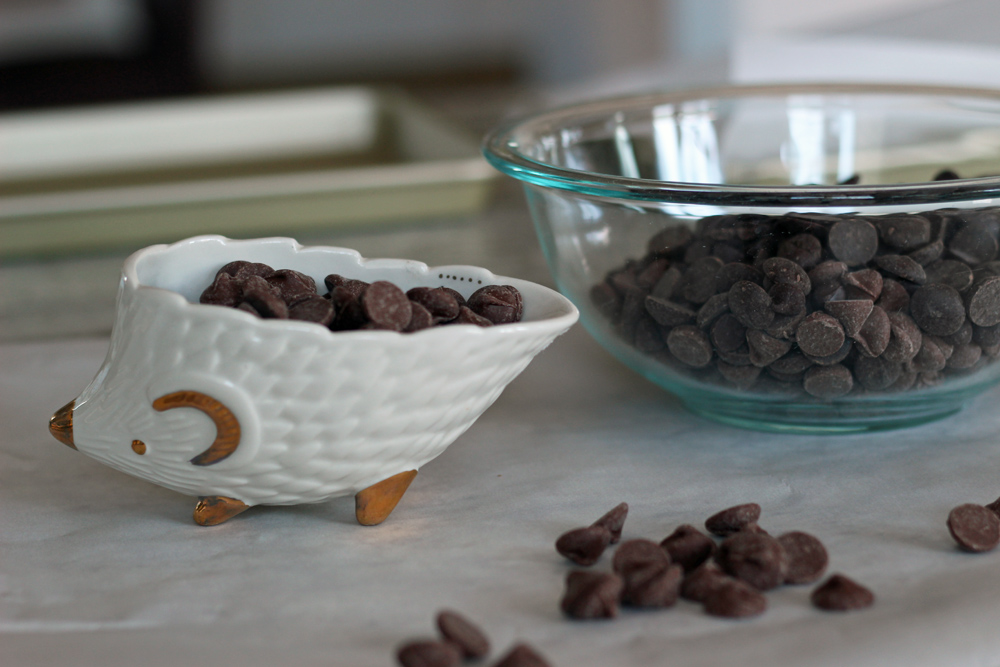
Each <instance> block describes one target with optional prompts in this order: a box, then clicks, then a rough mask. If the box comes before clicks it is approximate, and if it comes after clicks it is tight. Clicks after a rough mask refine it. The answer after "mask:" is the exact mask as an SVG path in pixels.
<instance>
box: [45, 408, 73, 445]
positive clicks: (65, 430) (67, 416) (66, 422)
mask: <svg viewBox="0 0 1000 667" xmlns="http://www.w3.org/2000/svg"><path fill="white" fill-rule="evenodd" d="M74 405H76V400H75V399H74V400H72V401H70V402H69V403H67V404H66V405H64V406H62V407H61V408H59V409H58V410H57V411H56V413H55V414H54V415H52V418H51V419H49V433H51V434H52V437H53V438H55V439H56V440H58V441H59V442H61V443H62V444H64V445H66V446H67V447H72V448H73V449H76V445H74V444H73V406H74Z"/></svg>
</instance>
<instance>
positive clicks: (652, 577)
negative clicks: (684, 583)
mask: <svg viewBox="0 0 1000 667" xmlns="http://www.w3.org/2000/svg"><path fill="white" fill-rule="evenodd" d="M683 578H684V570H683V568H681V566H680V565H671V564H669V563H646V564H644V565H641V566H636V567H631V568H628V569H627V570H626V571H625V572H624V573H623V574H622V580H623V582H624V589H623V591H622V603H624V604H627V605H629V606H632V607H642V608H645V609H655V608H664V607H671V606H673V605H674V603H676V602H677V598H678V597H679V595H680V587H681V580H682V579H683Z"/></svg>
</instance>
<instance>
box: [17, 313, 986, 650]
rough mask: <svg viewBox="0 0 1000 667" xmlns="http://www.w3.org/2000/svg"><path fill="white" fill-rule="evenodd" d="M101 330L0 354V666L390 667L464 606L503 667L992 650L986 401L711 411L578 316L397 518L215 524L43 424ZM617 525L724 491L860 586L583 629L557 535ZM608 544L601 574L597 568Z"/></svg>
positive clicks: (650, 526)
mask: <svg viewBox="0 0 1000 667" xmlns="http://www.w3.org/2000/svg"><path fill="white" fill-rule="evenodd" d="M106 346H107V340H106V339H104V338H84V339H73V340H63V341H52V342H40V343H7V344H4V345H0V369H2V372H0V508H2V511H0V635H2V636H0V664H3V665H5V666H7V665H70V664H72V665H102V666H106V667H112V666H116V665H129V666H132V665H139V664H141V665H144V666H146V667H159V666H161V665H192V664H205V665H212V666H213V667H227V666H229V665H233V666H239V667H251V666H255V665H261V666H265V665H266V666H268V667H270V666H273V665H276V664H288V665H296V666H299V665H345V666H354V665H392V664H395V658H394V654H395V649H396V647H397V646H398V645H399V644H400V643H401V642H403V641H404V640H406V639H409V638H413V637H419V636H432V635H433V634H434V626H433V619H434V615H435V613H436V612H437V611H438V610H439V609H441V608H445V607H449V608H453V609H456V610H459V611H461V612H463V613H465V614H466V615H468V616H469V617H470V618H471V619H473V620H474V621H476V622H478V623H480V624H481V625H482V626H483V628H484V629H485V630H486V632H487V633H488V634H489V635H490V637H491V639H492V641H493V645H494V649H493V651H492V653H491V657H490V659H489V660H487V661H485V662H484V663H482V664H485V665H489V664H492V662H493V661H495V660H496V659H497V658H499V657H500V656H501V654H502V653H503V652H505V651H506V650H507V648H509V647H510V646H511V645H512V643H513V642H515V641H527V642H530V643H531V644H532V645H534V646H535V647H536V648H537V649H538V650H540V651H541V652H542V653H543V654H544V655H545V656H546V657H548V659H549V660H550V661H551V663H552V664H553V665H567V666H568V665H574V666H577V667H582V666H588V665H594V666H598V665H600V666H606V665H612V664H614V665H626V666H627V665H670V666H674V667H676V666H689V665H706V666H708V665H730V664H733V665H735V664H739V665H797V666H812V665H817V666H818V665H824V666H826V665H829V666H835V665H836V666H842V665H854V666H863V665H880V666H885V665H907V666H908V667H918V666H932V665H934V666H937V665H941V666H948V667H956V666H961V665H970V666H971V665H977V666H978V665H994V664H1000V635H998V634H997V633H996V631H995V629H996V627H997V625H998V623H1000V604H998V603H997V600H1000V551H998V552H995V553H987V554H980V555H971V554H965V553H962V552H960V551H958V550H957V548H956V547H955V545H954V543H953V542H952V540H951V538H950V536H949V534H948V531H947V528H946V526H945V518H946V516H947V514H948V511H949V510H950V509H951V508H952V507H954V506H955V505H958V504H960V503H964V502H979V503H987V502H991V501H992V500H994V499H995V498H996V496H997V495H1000V479H998V478H1000V475H998V471H1000V442H998V438H997V437H996V434H997V433H998V431H1000V411H997V410H995V409H994V407H993V406H995V405H996V403H997V400H998V398H1000V393H998V392H997V391H992V392H990V393H989V394H988V395H986V396H984V397H982V398H981V399H979V400H978V401H976V402H975V404H974V405H972V406H971V407H970V408H969V409H967V410H966V411H965V412H964V413H962V414H960V415H959V416H957V417H953V418H951V419H948V420H945V421H941V422H938V423H935V424H929V425H926V426H922V427H919V428H915V429H910V430H903V431H895V432H890V433H882V434H876V435H860V436H839V437H829V436H816V437H810V436H778V435H770V434H764V433H753V432H746V431H740V430H736V429H733V428H729V427H725V426H719V425H715V424H712V423H709V422H706V421H703V420H702V419H700V418H698V417H695V416H693V415H691V414H688V413H687V412H685V411H684V409H683V408H682V407H681V406H680V405H679V404H678V403H677V401H675V400H674V399H672V398H671V397H670V396H669V395H668V394H666V393H664V392H662V391H660V390H659V389H657V388H656V387H654V386H653V385H651V384H649V383H647V382H646V381H645V380H643V379H641V378H639V377H638V376H636V375H634V374H632V373H631V372H630V371H628V370H627V369H625V368H624V367H623V366H621V365H620V364H618V363H617V362H616V361H614V360H613V359H612V358H611V357H610V356H609V355H607V354H606V353H605V352H603V351H602V350H601V349H600V348H599V347H598V346H597V344H596V343H594V342H593V341H592V340H591V339H590V338H589V337H588V336H587V335H586V333H585V332H584V330H583V329H582V328H581V327H579V326H577V327H574V329H573V330H571V331H570V333H568V334H567V335H565V336H564V337H562V338H560V339H557V341H556V342H555V343H554V344H553V345H552V347H550V348H549V349H548V350H546V351H545V352H543V353H542V354H541V355H540V356H539V357H538V358H537V359H536V360H535V361H534V362H533V363H532V365H531V366H529V368H528V370H527V371H525V373H524V374H523V375H522V376H521V377H520V378H518V379H517V380H515V381H514V382H513V383H512V384H511V385H510V386H509V387H508V388H507V390H506V391H505V392H504V394H503V395H502V396H501V398H500V399H499V400H498V401H497V403H496V404H494V406H493V407H491V408H490V409H489V410H488V411H487V412H486V413H485V414H484V415H483V417H482V418H480V420H479V421H478V422H477V423H476V424H475V425H474V426H473V427H472V428H471V430H469V431H468V432H467V433H466V434H465V435H463V436H461V437H460V438H459V439H458V440H457V441H456V442H455V444H453V445H452V446H451V447H450V448H449V449H448V450H447V451H446V452H445V453H444V454H443V455H442V456H440V457H439V458H438V459H436V460H435V461H433V462H431V463H430V464H428V465H427V466H425V467H424V468H423V469H422V470H421V472H420V474H419V475H418V476H417V478H416V480H415V481H414V483H413V485H412V487H411V488H410V490H409V491H408V492H407V494H406V496H405V497H404V498H403V500H402V502H401V503H400V505H399V506H398V507H397V508H396V510H395V512H394V513H393V514H392V516H390V517H389V519H388V520H387V521H386V522H385V523H384V524H382V525H380V526H377V527H374V528H364V527H361V526H358V525H357V524H356V523H355V521H354V517H353V502H352V500H351V499H350V498H341V499H335V500H333V501H330V502H328V503H325V504H321V505H310V506H298V507H292V508H289V507H284V508H268V507H258V508H253V509H252V510H250V511H249V512H247V513H246V514H243V515H241V516H238V517H236V518H234V519H232V520H231V521H229V522H228V523H226V524H223V525H222V526H218V527H214V528H202V527H198V526H196V525H195V524H194V523H193V522H192V521H191V511H192V509H193V506H194V500H193V499H191V498H187V497H184V496H180V495H178V494H176V493H173V492H170V491H167V490H164V489H161V488H159V487H156V486H153V485H151V484H149V483H147V482H144V481H141V480H138V479H135V478H132V477H128V476H126V475H124V474H122V473H120V472H117V471H114V470H112V469H110V468H106V467H103V466H102V465H100V464H99V463H97V462H95V461H93V460H91V459H89V458H87V457H85V456H84V455H82V454H80V453H78V452H75V451H72V450H70V449H68V448H66V447H63V446H62V445H60V444H59V443H57V442H56V441H55V440H53V439H52V438H51V436H50V435H49V434H48V433H47V429H46V422H47V419H48V417H49V415H50V414H51V413H52V412H53V411H54V410H55V409H56V408H58V407H60V406H61V405H63V404H64V403H65V402H67V401H68V400H69V399H70V398H72V397H73V396H75V395H76V394H77V393H78V392H79V391H80V390H81V389H82V388H83V387H84V386H85V384H86V383H87V382H89V380H90V379H91V377H92V376H93V375H94V373H95V372H96V371H97V369H98V367H99V366H100V364H101V361H102V360H103V357H104V354H105V352H106ZM623 500H624V501H626V502H628V503H629V504H630V505H631V512H630V515H629V518H628V521H627V523H626V525H625V531H624V535H623V539H629V538H633V537H647V538H651V539H655V540H657V541H658V540H660V539H662V538H663V537H665V536H666V535H667V534H669V533H670V532H672V530H673V529H674V528H675V527H676V526H677V525H678V524H681V523H694V524H701V523H702V522H703V521H704V519H705V518H707V517H708V516H709V515H710V514H712V513H714V512H715V511H717V510H719V509H722V508H724V507H727V506H730V505H733V504H736V503H741V502H748V501H755V502H758V503H760V504H761V505H762V507H763V515H762V517H761V521H760V523H761V525H762V526H763V527H764V528H766V529H767V530H769V531H770V532H772V533H773V534H778V533H781V532H784V531H787V530H793V529H800V530H805V531H808V532H811V533H813V534H815V535H817V536H818V537H819V538H820V539H822V540H823V541H824V542H825V544H826V546H827V549H828V550H829V552H830V572H841V573H844V574H847V575H848V576H850V577H852V578H855V579H856V580H858V581H860V582H862V583H864V584H866V585H867V586H869V587H870V588H871V589H872V590H873V591H874V592H875V594H876V596H877V601H876V604H875V606H874V607H872V608H871V609H869V610H865V611H861V612H855V613H850V614H831V613H825V612H821V611H818V610H815V609H813V608H811V607H810V605H809V603H808V598H809V592H810V590H811V587H810V586H802V587H785V588H782V589H779V590H777V591H774V592H771V593H768V596H767V597H768V600H769V605H770V608H769V610H768V611H767V612H766V613H765V614H764V615H763V616H761V617H759V618H756V619H750V620H743V621H732V620H721V619H716V618H711V617H708V616H706V615H704V614H703V613H702V611H701V610H700V607H699V606H698V605H695V604H692V603H689V602H686V601H681V602H679V603H678V605H677V606H676V607H675V608H673V609H670V610H665V611H655V612H636V611H628V610H626V611H624V612H623V613H622V615H621V616H620V617H619V618H618V619H617V620H614V621H604V622H602V621H592V622H573V621H569V620H567V619H565V618H563V617H562V616H561V615H560V612H559V599H560V596H561V594H562V590H563V577H564V576H565V574H566V572H567V571H569V569H570V564H569V563H568V561H565V560H564V559H562V558H561V557H560V556H559V555H558V554H556V552H555V550H554V548H553V543H554V541H555V539H556V537H558V536H559V535H560V534H561V533H562V532H564V531H566V530H568V529H570V528H573V527H576V526H580V525H586V524H589V523H590V522H592V521H593V520H595V519H596V518H597V517H598V516H600V515H601V514H603V513H604V512H605V511H606V510H608V509H610V508H611V507H612V506H614V505H615V504H617V503H618V502H620V501H623ZM610 556H611V552H610V550H609V552H607V553H606V554H605V555H604V557H603V558H602V560H601V561H599V562H598V564H597V565H595V566H594V567H595V568H597V569H602V570H608V569H610Z"/></svg>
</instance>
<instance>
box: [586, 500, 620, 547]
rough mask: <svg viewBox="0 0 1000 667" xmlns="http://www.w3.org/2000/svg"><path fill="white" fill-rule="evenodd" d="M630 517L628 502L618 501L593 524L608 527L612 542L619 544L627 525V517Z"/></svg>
mask: <svg viewBox="0 0 1000 667" xmlns="http://www.w3.org/2000/svg"><path fill="white" fill-rule="evenodd" d="M627 517H628V503H618V504H617V505H615V506H614V507H612V508H611V509H610V510H608V512H607V513H606V514H605V515H604V516H602V517H601V518H600V519H598V520H597V521H595V522H594V524H593V525H595V526H600V527H602V528H605V529H607V531H608V532H609V533H611V544H618V541H619V540H620V539H621V537H622V528H624V527H625V519H626V518H627Z"/></svg>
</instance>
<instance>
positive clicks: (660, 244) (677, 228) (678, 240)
mask: <svg viewBox="0 0 1000 667" xmlns="http://www.w3.org/2000/svg"><path fill="white" fill-rule="evenodd" d="M692 239H694V234H693V233H692V232H691V228H690V227H688V226H687V225H672V226H670V227H666V228H665V229H663V230H661V231H659V232H658V233H657V234H656V235H655V236H653V237H652V238H651V239H649V243H648V245H647V249H648V250H649V252H650V254H653V255H656V256H658V257H675V256H677V255H678V253H682V252H683V251H684V249H685V248H686V247H687V246H688V245H689V244H690V243H691V241H692Z"/></svg>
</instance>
